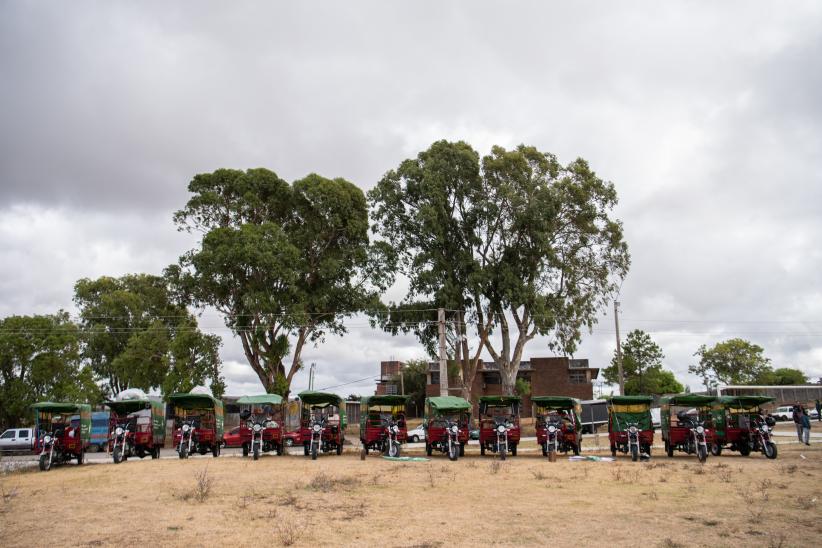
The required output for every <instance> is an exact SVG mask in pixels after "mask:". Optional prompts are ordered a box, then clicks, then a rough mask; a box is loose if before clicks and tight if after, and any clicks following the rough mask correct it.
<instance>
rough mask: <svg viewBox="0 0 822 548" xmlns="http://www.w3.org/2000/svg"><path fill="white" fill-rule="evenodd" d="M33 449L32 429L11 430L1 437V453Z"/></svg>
mask: <svg viewBox="0 0 822 548" xmlns="http://www.w3.org/2000/svg"><path fill="white" fill-rule="evenodd" d="M33 448H34V436H33V434H32V429H31V428H9V429H8V430H6V431H5V432H3V434H2V435H0V451H31V450H32V449H33Z"/></svg>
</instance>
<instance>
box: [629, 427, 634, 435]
mask: <svg viewBox="0 0 822 548" xmlns="http://www.w3.org/2000/svg"><path fill="white" fill-rule="evenodd" d="M628 432H630V433H631V434H636V426H631V427H630V428H628Z"/></svg>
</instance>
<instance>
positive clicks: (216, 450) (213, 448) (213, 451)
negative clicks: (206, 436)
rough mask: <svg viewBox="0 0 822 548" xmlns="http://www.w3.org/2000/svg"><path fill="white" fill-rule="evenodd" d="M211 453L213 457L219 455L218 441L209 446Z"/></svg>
mask: <svg viewBox="0 0 822 548" xmlns="http://www.w3.org/2000/svg"><path fill="white" fill-rule="evenodd" d="M211 454H212V456H213V457H214V458H215V459H216V458H217V457H219V456H220V444H219V443H215V444H214V445H212V446H211Z"/></svg>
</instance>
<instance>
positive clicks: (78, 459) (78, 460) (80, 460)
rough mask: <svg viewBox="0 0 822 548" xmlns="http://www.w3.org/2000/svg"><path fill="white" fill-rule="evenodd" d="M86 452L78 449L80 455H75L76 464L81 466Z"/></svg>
mask: <svg viewBox="0 0 822 548" xmlns="http://www.w3.org/2000/svg"><path fill="white" fill-rule="evenodd" d="M85 457H86V451H85V450H84V449H80V454H79V455H77V464H83V460H85Z"/></svg>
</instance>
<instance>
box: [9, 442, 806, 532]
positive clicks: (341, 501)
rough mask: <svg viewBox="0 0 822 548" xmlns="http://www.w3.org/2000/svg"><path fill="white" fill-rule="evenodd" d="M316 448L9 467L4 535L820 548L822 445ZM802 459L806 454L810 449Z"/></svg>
mask: <svg viewBox="0 0 822 548" xmlns="http://www.w3.org/2000/svg"><path fill="white" fill-rule="evenodd" d="M470 449H471V450H472V454H470V455H466V457H465V458H463V459H460V460H459V461H458V462H456V463H452V462H449V461H448V460H447V459H446V458H444V457H443V456H437V455H435V456H434V458H433V459H432V460H431V461H429V462H408V463H397V462H389V461H386V460H383V459H381V458H380V457H375V456H370V457H368V459H366V460H365V461H361V460H360V459H359V456H358V454H357V452H356V451H355V450H354V449H349V450H348V451H347V452H346V453H344V454H343V456H341V457H338V456H336V455H333V456H323V457H321V458H320V459H318V460H317V461H316V462H312V461H310V460H308V459H306V458H304V457H302V456H296V455H295V456H285V457H277V456H267V457H264V458H261V459H260V460H259V461H257V462H253V461H251V460H249V459H242V458H228V457H226V458H220V459H212V458H209V457H197V458H192V459H190V460H188V461H179V460H174V459H163V460H160V461H150V460H148V461H137V462H131V461H130V462H127V463H124V464H121V465H117V466H114V465H110V464H90V465H84V466H74V465H67V466H63V467H59V468H56V469H54V470H52V471H50V472H47V473H42V472H25V473H20V472H18V473H12V474H9V475H5V476H0V497H2V500H1V501H0V546H4V547H7V548H8V547H13V546H26V547H31V546H46V545H56V546H108V545H115V544H118V545H126V546H134V545H137V544H146V545H153V546H157V545H160V546H177V545H186V546H215V545H220V544H226V545H232V546H261V545H274V546H277V545H286V546H288V545H294V546H316V545H334V546H349V545H359V546H376V545H379V546H420V547H421V546H431V547H433V546H469V545H480V544H483V545H499V546H513V545H537V544H552V545H556V546H606V545H608V546H629V545H630V546H637V545H642V546H667V547H674V546H682V547H685V546H687V547H691V546H711V547H718V546H729V547H730V546H739V545H741V544H749V545H756V546H764V547H768V546H774V547H776V546H782V547H788V546H813V545H816V546H818V545H819V539H820V538H822V511H820V508H822V506H820V502H821V501H822V444H819V445H814V446H812V447H804V446H800V445H797V444H792V445H782V446H781V447H780V455H779V458H778V459H777V460H776V461H768V460H766V459H765V458H764V457H762V456H761V455H759V456H751V457H749V458H744V457H740V456H734V455H733V454H730V455H728V456H725V455H723V456H722V457H719V458H713V457H712V458H710V459H709V460H708V463H707V464H705V465H700V464H698V463H697V461H696V459H695V458H694V457H686V456H684V455H683V456H678V457H675V458H673V459H669V458H667V457H660V456H656V457H655V458H654V459H653V460H651V461H650V462H647V463H631V462H630V461H629V460H627V459H625V458H624V457H623V458H620V459H619V460H618V462H615V463H608V462H568V461H566V460H564V459H561V460H559V461H558V462H555V463H550V462H548V461H547V459H543V458H542V457H541V456H540V455H539V454H538V453H536V452H523V453H522V454H521V455H520V456H519V457H516V458H510V459H508V460H507V461H505V462H499V461H497V460H495V459H494V458H492V457H479V455H478V454H473V451H477V448H476V447H472V448H470ZM803 457H804V458H803Z"/></svg>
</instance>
